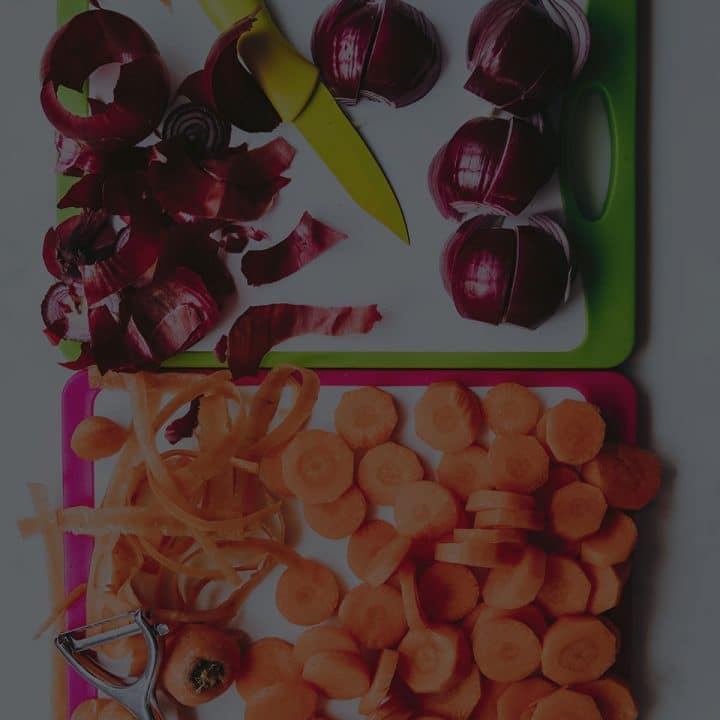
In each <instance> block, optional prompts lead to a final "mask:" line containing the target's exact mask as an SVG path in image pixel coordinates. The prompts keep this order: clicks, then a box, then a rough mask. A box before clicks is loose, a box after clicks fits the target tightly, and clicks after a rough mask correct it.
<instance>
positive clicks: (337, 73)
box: [312, 0, 442, 107]
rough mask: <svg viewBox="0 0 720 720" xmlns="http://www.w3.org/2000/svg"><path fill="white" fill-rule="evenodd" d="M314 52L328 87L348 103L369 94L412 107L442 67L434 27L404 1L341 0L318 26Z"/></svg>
mask: <svg viewBox="0 0 720 720" xmlns="http://www.w3.org/2000/svg"><path fill="white" fill-rule="evenodd" d="M312 54H313V58H314V60H315V63H316V64H317V65H318V67H319V68H320V72H321V74H322V77H323V80H324V82H325V83H326V85H327V86H328V88H329V89H330V91H331V92H332V93H333V95H335V97H336V98H337V99H338V100H341V101H342V102H345V103H349V104H354V103H356V102H357V101H358V100H359V99H360V98H361V97H366V98H369V99H371V100H380V101H383V102H386V103H388V104H389V105H393V106H395V107H404V106H406V105H410V104H412V103H414V102H416V101H418V100H420V99H421V98H422V97H424V96H425V95H426V94H427V93H428V92H429V91H430V90H431V89H432V87H433V86H434V85H435V83H436V82H437V79H438V77H439V76H440V69H441V65H442V52H441V49H440V41H439V38H438V35H437V31H436V29H435V26H434V25H433V24H432V23H431V22H430V20H429V19H428V18H427V16H426V15H425V14H424V13H422V12H420V10H418V9H417V8H416V7H414V6H413V5H411V4H410V3H408V2H404V1H403V0H338V1H337V2H335V3H333V4H332V5H331V6H330V7H329V8H328V9H327V10H326V11H325V12H324V13H323V15H322V16H321V17H320V19H319V20H318V22H317V24H316V25H315V30H314V33H313V40H312Z"/></svg>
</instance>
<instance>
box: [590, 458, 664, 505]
mask: <svg viewBox="0 0 720 720" xmlns="http://www.w3.org/2000/svg"><path fill="white" fill-rule="evenodd" d="M582 472H583V476H584V478H585V480H587V481H588V482H589V483H591V484H592V485H595V486H596V487H598V488H600V490H602V492H603V494H604V495H605V497H606V499H607V502H608V505H610V507H613V508H618V509H620V510H642V509H643V508H644V507H645V506H646V505H648V504H649V503H650V502H652V501H653V500H654V499H655V497H656V496H657V494H658V492H659V491H660V483H661V479H662V466H661V464H660V461H659V460H658V459H657V457H656V456H655V455H653V453H651V452H649V451H647V450H643V449H641V448H637V447H632V446H630V445H607V446H605V448H603V450H602V451H601V452H600V454H599V455H598V456H597V457H596V458H595V459H594V460H592V461H591V462H589V463H588V464H587V465H585V466H584V467H583V470H582Z"/></svg>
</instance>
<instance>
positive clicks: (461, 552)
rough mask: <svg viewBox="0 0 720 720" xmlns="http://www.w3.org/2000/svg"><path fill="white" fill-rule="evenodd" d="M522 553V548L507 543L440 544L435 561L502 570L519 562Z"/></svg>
mask: <svg viewBox="0 0 720 720" xmlns="http://www.w3.org/2000/svg"><path fill="white" fill-rule="evenodd" d="M522 552H523V550H522V546H520V545H514V544H505V543H483V542H473V541H466V542H460V543H438V544H437V545H436V546H435V560H437V561H438V562H443V563H452V564H454V565H466V566H467V567H475V568H502V567H507V566H508V565H514V564H516V563H517V562H519V560H520V558H521V557H522Z"/></svg>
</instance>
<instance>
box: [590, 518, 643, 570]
mask: <svg viewBox="0 0 720 720" xmlns="http://www.w3.org/2000/svg"><path fill="white" fill-rule="evenodd" d="M637 540H638V530H637V526H636V525H635V523H634V521H633V519H632V518H631V517H630V516H629V515H626V514H625V513H622V512H620V511H618V510H613V511H611V512H609V513H608V514H607V515H606V516H605V520H604V521H603V524H602V527H601V528H600V530H598V532H596V533H595V534H594V535H591V536H590V537H589V538H587V539H585V540H583V542H582V546H581V549H580V557H581V558H582V560H583V562H586V563H589V564H590V565H599V566H600V567H610V566H611V565H620V564H621V563H624V562H626V561H627V560H628V559H629V558H630V556H631V555H632V552H633V550H634V549H635V545H636V544H637Z"/></svg>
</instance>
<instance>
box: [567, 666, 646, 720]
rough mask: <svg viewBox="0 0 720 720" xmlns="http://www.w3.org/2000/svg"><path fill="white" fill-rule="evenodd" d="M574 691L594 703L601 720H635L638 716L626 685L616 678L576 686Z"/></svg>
mask: <svg viewBox="0 0 720 720" xmlns="http://www.w3.org/2000/svg"><path fill="white" fill-rule="evenodd" d="M575 690H577V692H581V693H583V694H585V695H589V696H590V697H591V698H592V699H593V700H594V701H595V704H596V705H597V706H598V709H599V710H600V714H601V715H602V717H603V720H637V718H638V716H639V714H640V713H639V711H638V707H637V703H636V702H635V698H633V696H632V693H631V692H630V688H628V686H627V683H624V682H623V681H622V680H619V679H618V678H616V677H612V676H608V677H604V678H601V679H600V680H594V681H593V682H590V683H586V684H584V685H578V686H577V687H576V688H575Z"/></svg>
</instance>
